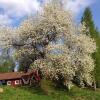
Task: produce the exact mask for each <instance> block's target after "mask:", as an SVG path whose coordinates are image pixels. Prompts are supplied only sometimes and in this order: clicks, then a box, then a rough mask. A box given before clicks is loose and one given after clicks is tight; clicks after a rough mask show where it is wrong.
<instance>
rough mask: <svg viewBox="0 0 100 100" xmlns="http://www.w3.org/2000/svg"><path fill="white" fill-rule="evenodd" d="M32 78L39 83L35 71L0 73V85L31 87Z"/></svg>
mask: <svg viewBox="0 0 100 100" xmlns="http://www.w3.org/2000/svg"><path fill="white" fill-rule="evenodd" d="M32 77H35V79H36V81H40V77H39V75H38V73H37V71H28V72H27V73H24V72H9V73H0V84H6V85H11V86H19V85H28V84H30V85H31V80H32Z"/></svg>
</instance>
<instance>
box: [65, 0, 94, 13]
mask: <svg viewBox="0 0 100 100" xmlns="http://www.w3.org/2000/svg"><path fill="white" fill-rule="evenodd" d="M93 2H94V1H92V0H69V1H68V2H67V4H66V5H65V8H66V9H70V10H72V11H73V12H74V14H76V15H77V14H79V13H80V12H81V10H83V9H84V8H85V7H87V6H90V5H91V4H92V3H93Z"/></svg>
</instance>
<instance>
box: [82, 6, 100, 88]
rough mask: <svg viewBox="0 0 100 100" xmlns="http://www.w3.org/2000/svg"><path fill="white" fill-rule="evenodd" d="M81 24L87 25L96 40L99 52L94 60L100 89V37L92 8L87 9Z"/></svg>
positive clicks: (95, 54)
mask: <svg viewBox="0 0 100 100" xmlns="http://www.w3.org/2000/svg"><path fill="white" fill-rule="evenodd" d="M81 22H82V23H83V22H84V23H85V26H86V27H87V28H88V29H89V32H90V36H91V37H92V38H94V39H95V41H96V44H97V52H95V53H94V54H93V58H94V59H95V65H96V66H95V78H96V82H97V86H98V87H100V35H99V32H98V29H97V28H96V27H95V24H94V21H93V18H92V12H91V10H90V8H86V9H85V12H84V14H83V17H82V20H81Z"/></svg>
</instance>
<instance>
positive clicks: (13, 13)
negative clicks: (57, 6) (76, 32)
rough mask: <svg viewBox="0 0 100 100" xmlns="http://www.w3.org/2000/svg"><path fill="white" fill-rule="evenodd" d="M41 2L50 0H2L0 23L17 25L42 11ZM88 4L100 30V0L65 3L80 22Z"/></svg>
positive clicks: (0, 3) (75, 0)
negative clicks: (27, 17)
mask: <svg viewBox="0 0 100 100" xmlns="http://www.w3.org/2000/svg"><path fill="white" fill-rule="evenodd" d="M64 1H66V0H64ZM41 2H42V3H43V2H44V3H46V2H48V0H0V25H9V26H10V25H12V26H17V25H18V24H19V23H20V22H21V21H22V20H24V19H25V18H26V16H30V15H33V14H35V13H36V11H41V9H42V8H41ZM87 6H90V7H91V10H92V12H93V18H94V21H95V25H96V26H97V27H98V28H99V30H100V0H69V1H68V2H67V3H66V2H65V3H64V7H65V9H71V10H72V11H73V13H74V15H75V17H76V20H77V21H78V22H79V21H80V18H81V16H82V13H83V11H84V9H85V8H86V7H87Z"/></svg>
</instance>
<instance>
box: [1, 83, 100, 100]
mask: <svg viewBox="0 0 100 100" xmlns="http://www.w3.org/2000/svg"><path fill="white" fill-rule="evenodd" d="M2 88H3V89H4V92H3V93H0V100H100V90H99V89H98V90H96V91H94V90H90V89H81V88H78V87H76V86H74V87H73V88H72V89H71V90H70V91H67V90H64V89H55V88H53V87H52V86H50V85H49V84H48V85H47V84H46V85H44V84H43V85H42V88H39V87H31V88H30V87H16V88H14V87H8V86H3V87H2Z"/></svg>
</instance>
